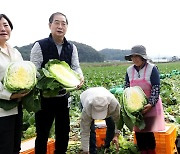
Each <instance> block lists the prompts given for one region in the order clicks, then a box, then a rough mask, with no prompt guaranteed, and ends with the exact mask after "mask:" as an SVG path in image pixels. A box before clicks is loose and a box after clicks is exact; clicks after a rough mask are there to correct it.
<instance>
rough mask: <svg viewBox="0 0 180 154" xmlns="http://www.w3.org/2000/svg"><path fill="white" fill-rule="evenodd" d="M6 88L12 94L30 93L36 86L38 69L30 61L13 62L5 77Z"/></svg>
mask: <svg viewBox="0 0 180 154" xmlns="http://www.w3.org/2000/svg"><path fill="white" fill-rule="evenodd" d="M3 82H4V87H5V88H6V89H7V90H8V91H9V92H11V93H17V92H20V91H30V90H32V89H33V88H34V86H35V85H36V82H37V80H36V67H35V65H34V64H33V63H32V62H30V61H21V62H12V63H11V64H10V65H9V66H8V68H7V70H6V73H5V76H4V81H3Z"/></svg>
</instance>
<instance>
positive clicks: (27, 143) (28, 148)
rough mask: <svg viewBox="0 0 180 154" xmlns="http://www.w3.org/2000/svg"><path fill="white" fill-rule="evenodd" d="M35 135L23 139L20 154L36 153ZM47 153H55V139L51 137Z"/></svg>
mask: <svg viewBox="0 0 180 154" xmlns="http://www.w3.org/2000/svg"><path fill="white" fill-rule="evenodd" d="M34 145H35V137H34V138H30V139H27V140H24V141H22V143H21V151H20V154H34V153H35V151H34ZM47 154H54V139H51V138H49V139H48V144H47Z"/></svg>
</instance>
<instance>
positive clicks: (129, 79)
mask: <svg viewBox="0 0 180 154" xmlns="http://www.w3.org/2000/svg"><path fill="white" fill-rule="evenodd" d="M125 59H126V60H128V61H132V62H133V65H131V66H129V67H128V68H127V72H126V77H125V87H133V86H140V87H141V88H142V89H143V91H144V92H145V94H146V96H147V98H148V104H147V105H145V106H144V109H143V111H142V113H143V115H144V121H145V124H146V126H145V128H144V129H143V130H140V129H139V128H138V127H136V126H135V127H134V131H135V135H136V140H137V146H138V148H139V150H140V151H141V154H155V153H156V152H155V148H156V141H155V137H154V132H158V131H162V130H164V129H165V121H164V112H163V106H162V101H161V98H160V96H159V94H160V78H159V71H158V69H157V67H156V66H155V65H154V64H151V63H150V62H149V61H148V57H147V54H146V48H145V47H144V46H142V45H137V46H134V47H132V49H131V54H129V55H126V56H125Z"/></svg>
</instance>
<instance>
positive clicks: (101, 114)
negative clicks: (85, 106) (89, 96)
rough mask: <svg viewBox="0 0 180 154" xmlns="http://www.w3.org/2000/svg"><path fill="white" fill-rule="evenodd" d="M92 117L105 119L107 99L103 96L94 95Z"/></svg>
mask: <svg viewBox="0 0 180 154" xmlns="http://www.w3.org/2000/svg"><path fill="white" fill-rule="evenodd" d="M91 105H92V108H91V113H92V118H93V119H96V120H100V119H105V118H106V117H107V113H108V105H109V103H108V101H107V99H106V98H103V97H96V98H95V99H94V100H93V102H92V104H91Z"/></svg>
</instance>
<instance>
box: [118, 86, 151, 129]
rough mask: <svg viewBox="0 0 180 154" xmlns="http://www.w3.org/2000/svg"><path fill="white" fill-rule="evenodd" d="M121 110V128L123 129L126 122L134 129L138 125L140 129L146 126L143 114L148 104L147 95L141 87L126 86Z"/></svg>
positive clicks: (122, 96) (121, 100)
mask: <svg viewBox="0 0 180 154" xmlns="http://www.w3.org/2000/svg"><path fill="white" fill-rule="evenodd" d="M120 98H121V99H120V103H121V112H120V122H119V126H118V127H119V129H122V128H123V126H124V124H125V125H126V126H127V127H128V128H129V129H130V131H132V130H133V127H134V126H137V127H138V128H139V129H140V130H141V129H144V128H145V123H144V119H143V115H142V113H141V112H142V109H143V108H144V105H146V104H147V97H146V95H145V93H144V92H143V90H142V89H141V87H139V86H134V87H128V88H125V89H124V91H123V93H122V95H121V97H120Z"/></svg>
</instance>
